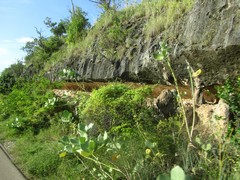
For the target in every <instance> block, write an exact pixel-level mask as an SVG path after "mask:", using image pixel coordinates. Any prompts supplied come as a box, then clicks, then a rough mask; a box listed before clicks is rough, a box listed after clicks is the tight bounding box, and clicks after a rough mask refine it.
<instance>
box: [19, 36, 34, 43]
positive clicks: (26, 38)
mask: <svg viewBox="0 0 240 180" xmlns="http://www.w3.org/2000/svg"><path fill="white" fill-rule="evenodd" d="M16 40H17V42H19V43H27V42H31V41H33V38H30V37H21V38H18V39H16Z"/></svg>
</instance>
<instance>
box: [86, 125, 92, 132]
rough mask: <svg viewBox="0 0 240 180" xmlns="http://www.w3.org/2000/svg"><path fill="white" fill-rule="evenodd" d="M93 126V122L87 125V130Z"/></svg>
mask: <svg viewBox="0 0 240 180" xmlns="http://www.w3.org/2000/svg"><path fill="white" fill-rule="evenodd" d="M92 127H93V123H90V124H89V125H87V126H85V131H88V130H89V129H92Z"/></svg>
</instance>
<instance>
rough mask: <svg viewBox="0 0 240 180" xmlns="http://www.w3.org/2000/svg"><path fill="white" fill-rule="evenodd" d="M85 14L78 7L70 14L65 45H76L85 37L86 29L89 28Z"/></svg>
mask: <svg viewBox="0 0 240 180" xmlns="http://www.w3.org/2000/svg"><path fill="white" fill-rule="evenodd" d="M85 16H86V13H85V12H83V11H82V10H81V9H80V8H79V7H76V9H75V11H73V12H72V17H71V20H70V23H69V25H68V29H67V43H68V44H70V43H76V42H77V41H78V40H80V39H82V38H83V37H84V36H85V35H86V29H87V28H88V27H89V26H90V25H89V23H88V20H87V19H86V17H85Z"/></svg>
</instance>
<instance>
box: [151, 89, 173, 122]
mask: <svg viewBox="0 0 240 180" xmlns="http://www.w3.org/2000/svg"><path fill="white" fill-rule="evenodd" d="M154 104H155V106H156V107H157V110H158V112H159V114H160V115H162V117H163V118H168V117H170V116H172V115H174V114H176V113H177V102H176V96H175V95H174V92H173V91H170V90H168V89H165V90H163V91H162V92H161V93H160V95H159V96H158V97H157V98H156V99H155V100H154Z"/></svg>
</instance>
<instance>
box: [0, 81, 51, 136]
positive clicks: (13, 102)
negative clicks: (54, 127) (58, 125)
mask: <svg viewBox="0 0 240 180" xmlns="http://www.w3.org/2000/svg"><path fill="white" fill-rule="evenodd" d="M50 87H51V84H50V81H48V80H46V79H43V78H37V77H35V79H34V80H31V81H29V82H25V83H23V82H21V83H20V82H18V84H16V85H15V86H14V88H13V91H12V92H11V93H10V94H9V95H7V96H5V98H4V99H3V101H2V104H1V107H0V112H1V117H0V119H1V120H9V126H10V127H12V128H15V129H17V130H19V131H23V130H26V129H32V130H33V131H34V132H37V131H38V130H39V129H40V128H42V127H47V126H48V125H49V116H50V115H51V111H52V110H53V109H54V100H53V101H51V100H52V99H53V98H54V95H53V93H52V92H51V91H49V90H50Z"/></svg>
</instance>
